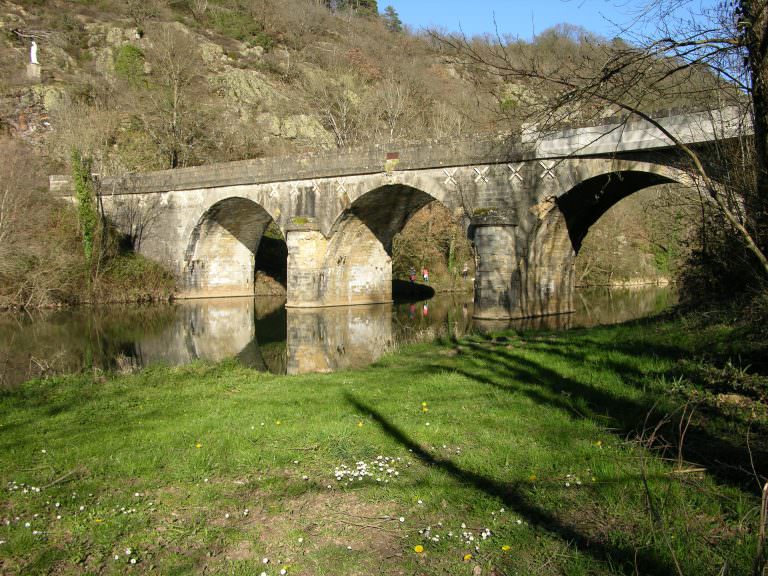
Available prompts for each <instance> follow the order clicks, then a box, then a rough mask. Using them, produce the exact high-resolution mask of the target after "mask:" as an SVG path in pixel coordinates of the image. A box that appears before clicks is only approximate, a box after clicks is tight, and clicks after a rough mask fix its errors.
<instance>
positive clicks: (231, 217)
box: [184, 197, 272, 296]
mask: <svg viewBox="0 0 768 576" xmlns="http://www.w3.org/2000/svg"><path fill="white" fill-rule="evenodd" d="M270 221H272V216H271V215H270V214H269V212H267V211H266V210H265V209H264V208H263V207H262V206H260V205H259V204H257V203H255V202H253V201H252V200H248V199H246V198H239V197H233V198H227V199H224V200H221V201H219V202H217V203H216V204H214V205H213V206H211V207H210V208H209V209H208V210H207V211H206V212H205V213H204V214H203V215H202V216H201V217H200V219H199V220H198V222H197V225H196V226H195V228H194V230H193V231H192V234H191V237H190V239H189V243H188V244H187V249H186V252H185V256H184V263H185V278H184V280H185V282H186V285H187V288H188V289H189V290H190V291H193V292H201V293H205V294H207V295H220V296H223V295H246V294H252V293H253V277H254V270H255V256H256V252H257V251H258V248H259V243H260V242H261V237H262V235H263V234H264V230H266V228H267V226H268V225H269V223H270Z"/></svg>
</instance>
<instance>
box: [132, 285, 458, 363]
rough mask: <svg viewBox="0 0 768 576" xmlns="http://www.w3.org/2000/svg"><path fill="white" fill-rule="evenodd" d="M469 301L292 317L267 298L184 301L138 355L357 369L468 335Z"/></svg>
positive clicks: (296, 312)
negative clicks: (420, 344)
mask: <svg viewBox="0 0 768 576" xmlns="http://www.w3.org/2000/svg"><path fill="white" fill-rule="evenodd" d="M463 300H464V298H460V299H458V300H456V299H454V298H451V297H450V296H449V297H442V298H438V299H435V300H432V301H429V302H418V303H405V304H375V305H365V306H339V307H331V308H304V309H296V308H290V309H288V310H286V309H285V307H284V306H283V304H284V302H283V301H281V300H269V299H263V298H231V299H221V298H216V299H204V300H194V301H184V302H181V303H180V304H178V305H177V308H178V312H177V320H176V321H175V322H174V323H173V324H172V325H169V326H168V327H167V328H166V329H165V330H164V331H162V332H160V333H156V334H153V335H151V336H146V337H144V338H141V339H139V340H138V341H137V342H136V352H137V357H138V358H140V362H141V364H152V363H166V364H184V363H187V362H191V361H193V360H197V359H205V360H211V361H219V360H223V359H226V358H237V359H238V361H240V362H241V363H242V364H245V365H247V366H250V367H252V368H255V369H257V370H262V371H269V372H272V373H276V374H286V373H287V374H303V373H307V372H333V371H337V370H348V369H355V368H361V367H363V366H366V365H368V364H371V363H372V362H374V361H375V360H376V359H378V358H379V357H380V356H381V355H382V354H384V353H385V352H387V351H388V350H391V349H392V348H393V346H395V345H396V344H397V343H401V342H408V341H413V340H424V339H428V340H431V339H434V338H435V337H437V336H438V335H441V334H445V333H447V331H449V330H450V331H452V333H453V334H454V335H456V336H460V335H461V334H464V333H465V332H466V331H467V330H468V329H469V328H470V326H471V316H472V308H471V307H472V304H471V302H469V303H466V302H464V301H463Z"/></svg>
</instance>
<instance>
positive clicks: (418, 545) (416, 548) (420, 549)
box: [413, 544, 424, 554]
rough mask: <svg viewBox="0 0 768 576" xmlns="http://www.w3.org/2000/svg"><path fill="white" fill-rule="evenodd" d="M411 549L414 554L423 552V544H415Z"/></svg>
mask: <svg viewBox="0 0 768 576" xmlns="http://www.w3.org/2000/svg"><path fill="white" fill-rule="evenodd" d="M413 551H414V552H416V554H423V553H424V546H422V545H421V544H417V545H416V546H414V547H413Z"/></svg>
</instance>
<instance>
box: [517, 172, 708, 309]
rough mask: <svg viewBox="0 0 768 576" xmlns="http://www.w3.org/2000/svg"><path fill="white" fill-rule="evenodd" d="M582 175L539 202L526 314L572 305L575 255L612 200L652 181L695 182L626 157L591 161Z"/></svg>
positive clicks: (525, 268)
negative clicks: (557, 194) (554, 194)
mask: <svg viewBox="0 0 768 576" xmlns="http://www.w3.org/2000/svg"><path fill="white" fill-rule="evenodd" d="M582 162H583V161H582ZM606 164H608V165H607V166H606ZM579 176H580V177H581V179H580V180H579V181H576V182H575V183H573V185H572V186H571V187H570V188H569V189H566V190H564V191H563V193H561V194H560V195H559V196H557V197H551V198H548V199H546V200H545V201H544V202H542V203H540V204H538V205H536V206H535V207H534V208H535V210H534V212H535V214H536V218H537V222H536V225H535V226H534V228H533V233H532V234H531V236H530V241H529V242H528V246H527V254H526V257H525V259H524V262H521V265H520V273H521V274H520V275H521V297H520V300H521V303H520V306H521V311H522V314H521V315H523V316H542V315H547V314H559V313H564V312H572V311H573V286H574V261H575V258H576V255H577V254H578V251H579V249H580V248H581V243H582V241H583V240H584V238H585V237H586V235H587V232H588V231H589V228H590V227H591V226H592V225H593V224H595V223H596V222H597V221H598V220H599V219H600V217H601V216H602V215H603V214H605V212H607V211H608V210H609V209H610V208H611V207H612V206H613V205H615V204H616V203H618V202H619V201H621V200H622V199H624V198H626V197H627V196H629V195H630V194H633V193H635V192H637V191H639V190H642V189H645V188H649V187H651V186H656V185H659V184H670V183H677V184H682V185H688V186H690V185H693V184H694V183H695V181H694V179H693V178H692V177H691V176H690V175H689V174H688V173H686V172H684V171H682V170H679V169H676V168H672V167H669V166H663V165H658V164H650V163H638V162H626V161H605V162H600V161H595V162H591V163H588V164H587V166H586V167H584V166H582V168H581V169H580V170H579Z"/></svg>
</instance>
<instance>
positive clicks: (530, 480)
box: [528, 474, 537, 482]
mask: <svg viewBox="0 0 768 576" xmlns="http://www.w3.org/2000/svg"><path fill="white" fill-rule="evenodd" d="M536 480H537V478H536V474H531V475H530V476H528V482H536Z"/></svg>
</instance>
